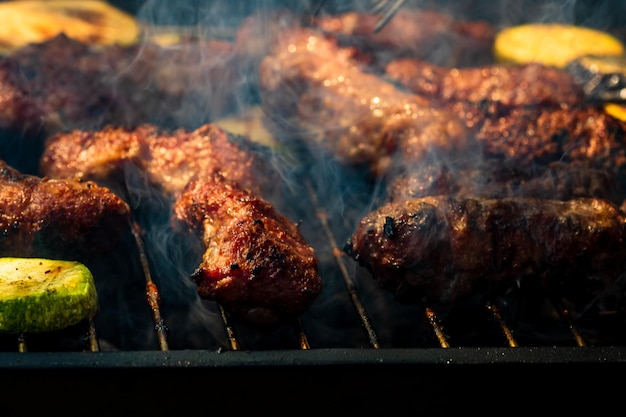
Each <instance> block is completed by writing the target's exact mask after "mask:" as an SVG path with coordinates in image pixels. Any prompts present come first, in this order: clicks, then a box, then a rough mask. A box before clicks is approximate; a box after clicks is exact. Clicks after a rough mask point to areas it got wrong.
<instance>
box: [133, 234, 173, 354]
mask: <svg viewBox="0 0 626 417" xmlns="http://www.w3.org/2000/svg"><path fill="white" fill-rule="evenodd" d="M131 226H132V227H131V229H132V232H133V236H134V237H135V242H136V243H137V249H138V250H139V259H140V261H141V266H142V268H143V272H144V276H145V278H146V297H147V300H148V304H149V305H150V309H151V310H152V318H153V320H154V330H155V331H156V334H157V338H158V340H159V347H160V349H161V350H163V351H167V350H169V347H168V343H167V335H166V330H167V327H166V326H165V322H164V320H163V317H161V310H160V308H159V301H160V300H159V298H160V297H159V289H158V288H157V286H156V284H155V283H154V281H152V275H151V274H150V266H149V265H148V258H147V257H146V251H145V248H144V245H143V240H142V238H141V227H140V226H139V224H138V223H137V222H133V224H132V225H131Z"/></svg>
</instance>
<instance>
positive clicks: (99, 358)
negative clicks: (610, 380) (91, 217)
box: [0, 346, 626, 370]
mask: <svg viewBox="0 0 626 417" xmlns="http://www.w3.org/2000/svg"><path fill="white" fill-rule="evenodd" d="M622 363H624V364H626V348H623V347H561V346H559V347H543V346H542V347H517V348H506V347H504V348H500V347H493V348H492V347H479V348H449V349H440V348H427V349H412V348H411V349H409V348H406V349H405V348H397V349H396V348H394V349H351V348H349V349H311V350H269V351H225V352H217V351H204V350H179V351H124V352H25V353H19V352H9V353H1V354H0V370H10V369H32V370H54V369H102V370H104V369H152V368H154V369H164V368H168V369H173V368H181V369H186V368H260V367H279V368H280V367H305V366H315V367H319V366H327V367H335V366H368V367H371V368H374V367H377V366H379V367H385V366H411V365H437V366H441V365H445V366H449V367H453V366H456V365H483V364H492V365H514V364H527V365H531V364H538V365H549V364H610V365H618V364H622Z"/></svg>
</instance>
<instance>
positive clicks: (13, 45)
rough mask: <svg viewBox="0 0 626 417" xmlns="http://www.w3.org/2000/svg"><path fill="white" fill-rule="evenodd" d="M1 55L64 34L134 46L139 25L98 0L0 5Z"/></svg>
mask: <svg viewBox="0 0 626 417" xmlns="http://www.w3.org/2000/svg"><path fill="white" fill-rule="evenodd" d="M0 21H1V24H0V54H3V55H9V54H10V53H11V52H12V51H14V50H15V49H18V48H20V47H23V46H25V45H27V44H29V43H40V42H45V41H46V40H48V39H51V38H53V37H55V36H57V35H59V34H61V33H64V34H65V35H67V36H68V37H70V38H72V39H76V40H78V41H80V42H83V43H86V44H90V45H112V44H120V45H132V44H134V43H136V42H137V41H138V40H139V38H140V33H141V30H140V25H139V23H138V21H137V20H136V19H135V17H134V16H132V15H131V14H129V13H126V12H125V11H123V10H121V9H118V8H116V7H114V6H112V5H111V4H109V3H107V2H106V1H99V0H13V1H6V2H0Z"/></svg>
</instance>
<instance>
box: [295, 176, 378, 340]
mask: <svg viewBox="0 0 626 417" xmlns="http://www.w3.org/2000/svg"><path fill="white" fill-rule="evenodd" d="M305 183H306V186H307V189H308V192H309V195H310V197H311V200H312V202H313V207H315V213H316V216H317V218H318V219H319V221H320V222H321V223H322V227H323V229H324V232H325V233H326V237H327V239H328V242H329V243H330V245H331V248H332V251H333V256H334V258H335V261H336V262H337V266H338V267H339V270H340V271H341V274H342V276H343V279H344V282H345V283H346V287H347V289H348V293H349V294H350V299H351V300H352V304H353V305H354V308H356V311H357V313H358V314H359V317H360V318H361V324H362V325H363V328H364V329H365V331H366V333H367V336H368V338H369V342H370V345H371V346H372V347H373V348H374V349H379V348H380V344H379V343H378V337H377V336H376V332H375V331H374V328H373V327H372V323H371V320H370V318H369V316H368V314H367V311H366V309H365V307H364V306H363V303H361V300H360V299H359V295H358V293H357V290H356V287H355V285H354V282H353V281H352V279H351V278H350V274H349V273H348V269H347V268H346V265H345V263H344V257H343V252H342V251H341V250H339V246H338V245H337V241H336V240H335V236H334V235H333V232H332V230H331V228H330V225H329V224H328V216H327V215H326V213H324V211H322V209H321V208H320V207H321V206H320V203H319V200H318V198H317V194H316V193H315V190H313V187H312V186H311V183H310V182H309V181H305Z"/></svg>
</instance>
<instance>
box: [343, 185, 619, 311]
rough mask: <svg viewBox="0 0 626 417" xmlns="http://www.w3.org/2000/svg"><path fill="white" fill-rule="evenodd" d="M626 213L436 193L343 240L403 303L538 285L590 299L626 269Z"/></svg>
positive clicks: (385, 213)
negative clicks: (625, 232)
mask: <svg viewBox="0 0 626 417" xmlns="http://www.w3.org/2000/svg"><path fill="white" fill-rule="evenodd" d="M624 227H625V218H624V216H623V214H622V213H621V212H620V211H619V210H618V209H617V208H616V206H614V205H613V204H611V203H609V202H607V201H606V200H603V199H595V198H580V199H573V200H569V201H556V200H544V199H535V198H506V199H481V198H454V197H449V196H432V197H424V198H415V199H410V200H405V201H402V202H397V203H388V204H386V205H383V206H381V207H380V208H378V209H376V210H374V211H372V212H371V213H369V214H367V215H365V216H364V217H363V218H362V220H361V221H360V222H359V224H358V226H357V228H356V230H355V232H354V234H353V235H352V236H351V238H350V239H349V241H348V242H347V244H346V246H345V250H346V252H347V253H348V254H349V255H350V256H351V257H352V258H354V259H355V260H356V261H357V262H358V263H359V264H360V265H362V266H364V267H365V268H367V269H368V270H369V271H370V272H371V274H372V275H373V277H374V278H375V279H376V280H377V282H378V283H379V284H380V285H381V286H382V287H383V288H386V289H388V290H390V291H392V292H393V294H395V296H396V298H397V299H398V300H399V301H402V302H418V301H421V300H425V301H428V302H433V303H443V304H446V303H453V302H455V301H461V300H464V299H467V298H468V297H470V296H476V295H481V296H483V297H489V296H494V295H502V294H504V292H505V291H506V290H507V289H510V288H512V287H515V286H516V285H518V283H520V284H522V285H528V284H531V285H532V284H533V281H535V282H534V284H536V285H541V286H542V287H543V288H544V289H546V290H547V291H550V292H551V291H553V292H555V293H557V294H562V295H563V296H564V297H569V298H570V299H571V301H572V302H573V303H576V304H580V303H585V302H588V301H589V300H590V299H591V297H593V295H595V294H597V292H598V291H600V290H602V289H604V288H606V287H607V286H609V285H610V284H611V283H612V282H613V281H614V280H615V279H616V278H617V277H618V276H619V275H620V274H621V273H622V272H623V270H624V260H625V258H626V250H625V248H624V236H625V235H624V231H625V229H624Z"/></svg>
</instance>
